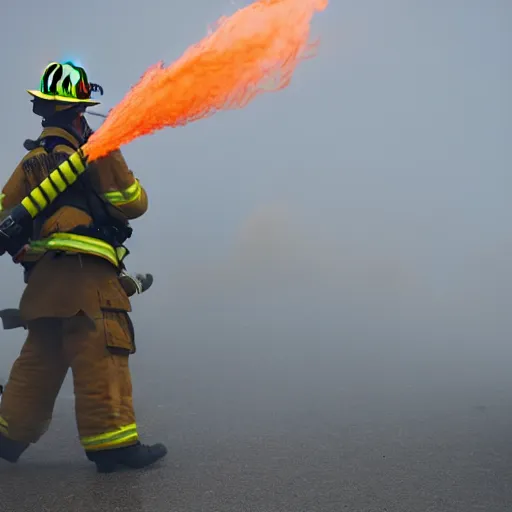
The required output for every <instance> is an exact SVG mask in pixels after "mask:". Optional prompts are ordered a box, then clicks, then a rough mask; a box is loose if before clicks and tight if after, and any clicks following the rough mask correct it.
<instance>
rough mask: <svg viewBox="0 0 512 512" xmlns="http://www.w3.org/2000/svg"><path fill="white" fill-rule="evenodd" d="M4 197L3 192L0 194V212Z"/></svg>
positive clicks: (2, 209) (2, 208) (2, 207)
mask: <svg viewBox="0 0 512 512" xmlns="http://www.w3.org/2000/svg"><path fill="white" fill-rule="evenodd" d="M4 198H5V194H0V212H3V211H4V206H3V200H4Z"/></svg>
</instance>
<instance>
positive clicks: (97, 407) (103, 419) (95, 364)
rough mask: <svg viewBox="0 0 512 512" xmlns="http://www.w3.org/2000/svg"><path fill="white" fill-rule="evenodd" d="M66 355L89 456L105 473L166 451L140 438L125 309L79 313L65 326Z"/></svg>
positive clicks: (150, 460) (144, 461)
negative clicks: (94, 315)
mask: <svg viewBox="0 0 512 512" xmlns="http://www.w3.org/2000/svg"><path fill="white" fill-rule="evenodd" d="M63 340H64V347H65V351H66V354H67V356H68V360H69V363H70V366H71V368H72V371H73V382H74V388H75V397H76V420H77V426H78V431H79V435H80V441H81V443H82V446H83V448H84V450H85V452H86V455H87V457H88V458H89V460H91V461H93V462H95V463H96V465H97V467H98V470H99V471H101V472H110V471H114V470H115V469H116V466H117V465H118V464H120V465H126V466H130V467H144V466H147V465H149V464H152V463H153V462H156V460H158V459H160V458H161V457H163V456H164V455H165V454H166V452H167V451H166V449H165V447H164V446H163V445H156V446H144V445H141V444H140V442H139V437H138V433H137V425H136V422H135V413H134V410H133V403H132V384H131V376H130V369H129V362H128V358H129V354H130V353H133V352H134V350H135V346H134V340H133V330H132V328H131V322H130V320H129V317H128V314H127V313H125V312H107V311H106V312H104V313H103V315H102V316H101V317H99V318H96V319H94V321H92V320H90V319H89V318H88V317H85V316H84V317H77V318H76V319H75V320H73V321H70V322H68V324H67V325H65V326H64V328H63Z"/></svg>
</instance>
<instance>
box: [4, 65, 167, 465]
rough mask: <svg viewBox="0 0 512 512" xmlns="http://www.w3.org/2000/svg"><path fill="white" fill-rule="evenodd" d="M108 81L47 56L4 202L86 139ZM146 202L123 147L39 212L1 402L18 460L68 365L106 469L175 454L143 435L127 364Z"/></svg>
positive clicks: (88, 446) (10, 457)
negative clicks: (21, 339)
mask: <svg viewBox="0 0 512 512" xmlns="http://www.w3.org/2000/svg"><path fill="white" fill-rule="evenodd" d="M98 89H99V86H95V85H94V84H91V83H89V81H88V78H87V74H86V72H85V70H84V69H83V68H81V67H78V66H75V65H74V64H72V63H70V62H64V63H59V62H53V63H51V64H49V65H48V66H47V67H46V69H45V70H44V73H43V75H42V78H41V81H40V89H39V90H29V91H28V92H29V94H30V95H31V96H32V103H33V112H34V113H35V114H36V115H38V116H40V117H42V132H41V134H40V135H39V137H38V138H37V139H36V140H27V141H25V148H26V149H27V151H28V153H27V154H26V155H25V156H24V157H23V158H22V160H21V162H20V163H19V164H18V166H17V167H16V169H15V170H14V172H13V174H12V175H11V177H10V179H9V180H8V182H7V183H6V185H5V186H4V188H3V190H2V207H3V208H4V209H9V208H12V207H13V206H15V205H16V204H18V203H19V202H20V201H21V200H22V199H23V198H24V197H25V196H26V195H27V194H28V193H29V192H30V191H31V190H32V189H33V188H34V187H35V186H36V185H37V184H38V183H40V182H41V181H42V180H43V179H44V178H46V177H47V176H48V174H49V173H50V172H51V171H52V170H54V169H55V168H56V167H58V166H59V164H61V163H62V162H63V161H64V160H65V159H67V158H69V156H70V155H71V154H73V153H74V152H75V151H76V150H77V148H79V147H80V146H81V145H83V144H84V143H85V142H86V141H87V139H88V137H89V136H90V135H91V133H92V131H91V129H90V127H89V126H88V124H87V121H86V119H85V117H84V113H85V111H86V108H87V107H90V106H92V105H97V104H98V102H97V101H95V100H93V99H92V97H91V93H92V92H93V91H94V90H98ZM57 185H58V184H57ZM147 208H148V198H147V195H146V191H145V190H144V188H143V187H142V185H141V184H140V182H139V180H138V179H137V178H136V177H135V176H134V174H133V173H132V172H131V170H130V169H129V168H128V166H127V164H126V162H125V160H124V157H123V155H122V154H121V152H120V151H114V152H112V153H110V154H109V155H107V156H106V157H104V158H101V159H99V160H97V161H95V162H93V163H92V164H90V165H89V167H88V170H87V172H85V173H84V174H82V175H81V177H80V178H79V179H78V180H77V182H76V183H75V184H73V186H71V187H69V188H68V189H67V190H66V191H65V192H63V193H62V194H61V195H60V196H59V197H57V199H55V201H54V202H53V203H51V205H50V206H49V207H48V208H47V209H45V210H43V212H42V213H41V215H40V216H38V217H36V219H35V221H34V223H33V226H32V234H31V237H30V243H29V245H28V248H27V250H26V251H25V253H24V256H23V259H22V261H21V263H22V265H23V266H24V267H25V270H26V274H27V279H26V282H27V284H26V287H25V289H24V291H23V294H22V297H21V300H20V305H19V311H20V316H21V320H22V321H23V323H24V324H25V325H26V326H27V338H26V341H25V343H24V345H23V348H22V350H21V353H20V355H19V357H18V358H17V359H16V361H15V363H14V365H13V367H12V369H11V372H10V375H9V379H8V380H7V383H6V385H5V389H4V393H3V396H2V401H1V403H0V458H3V459H5V460H7V461H9V462H12V463H14V462H17V461H18V459H19V457H20V456H21V455H22V453H23V452H24V451H25V450H26V449H27V448H28V447H29V446H30V444H33V443H36V442H37V441H38V440H39V439H40V438H41V436H42V435H43V434H44V433H45V431H46V430H47V428H48V426H49V424H50V421H51V418H52V412H53V408H54V404H55V400H56V397H57V395H58V393H59V390H60V388H61V385H62V382H63V380H64V378H65V376H66V374H67V372H68V369H69V368H71V371H72V376H73V386H74V392H75V415H76V423H77V428H78V434H79V438H80V442H81V445H82V447H83V449H84V451H85V455H86V457H87V458H88V459H89V460H90V461H92V462H94V463H95V464H96V468H97V470H98V472H101V473H107V472H113V471H115V470H116V469H117V468H119V467H120V466H127V467H129V468H142V467H145V466H148V465H150V464H153V463H154V462H156V461H157V460H159V459H161V458H162V457H164V456H165V455H166V453H167V449H166V447H165V446H164V445H163V444H160V443H159V444H155V445H151V446H148V445H144V444H141V442H140V441H139V433H138V430H137V424H136V419H135V413H134V407H133V402H132V383H131V376H130V368H129V356H130V355H131V354H133V353H135V350H136V348H135V339H134V332H133V326H132V323H131V320H130V317H129V312H130V311H131V304H130V299H129V298H128V295H127V293H126V291H125V289H124V288H123V285H122V280H120V279H119V278H120V274H121V273H122V272H123V270H124V264H123V259H124V257H125V256H126V254H127V252H128V251H127V249H126V247H125V246H124V242H125V241H126V239H127V238H128V237H129V236H130V235H131V227H130V225H129V222H128V221H129V220H131V219H136V218H138V217H140V216H141V215H143V214H144V213H145V212H146V210H147Z"/></svg>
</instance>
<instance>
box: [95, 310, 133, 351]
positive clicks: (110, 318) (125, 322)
mask: <svg viewBox="0 0 512 512" xmlns="http://www.w3.org/2000/svg"><path fill="white" fill-rule="evenodd" d="M102 312H103V328H104V330H105V342H106V344H107V349H108V351H109V352H110V353H111V354H116V355H130V354H135V351H136V347H135V333H134V329H133V324H132V321H131V318H130V317H129V315H128V313H127V312H126V311H120V310H117V309H103V310H102Z"/></svg>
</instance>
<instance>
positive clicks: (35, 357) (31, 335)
mask: <svg viewBox="0 0 512 512" xmlns="http://www.w3.org/2000/svg"><path fill="white" fill-rule="evenodd" d="M67 370H68V366H67V363H66V359H65V357H64V355H63V353H62V345H61V338H60V323H59V320H58V319H41V320H36V321H34V322H31V323H30V325H29V327H28V336H27V339H26V341H25V343H24V345H23V348H22V350H21V353H20V355H19V357H18V358H17V359H16V361H15V363H14V365H13V367H12V370H11V373H10V376H9V380H8V381H7V383H6V385H5V389H4V393H3V395H2V401H1V403H0V458H3V459H5V460H8V461H9V462H16V461H17V460H18V458H19V457H20V455H21V454H22V453H23V452H24V451H25V450H26V448H27V447H28V446H29V444H30V443H36V442H37V441H38V440H39V438H40V437H41V436H42V435H43V434H44V433H45V432H46V430H47V429H48V426H49V424H50V421H51V418H52V413H53V407H54V405H55V399H56V398H57V395H58V393H59V391H60V388H61V386H62V382H63V381H64V378H65V376H66V373H67Z"/></svg>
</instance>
